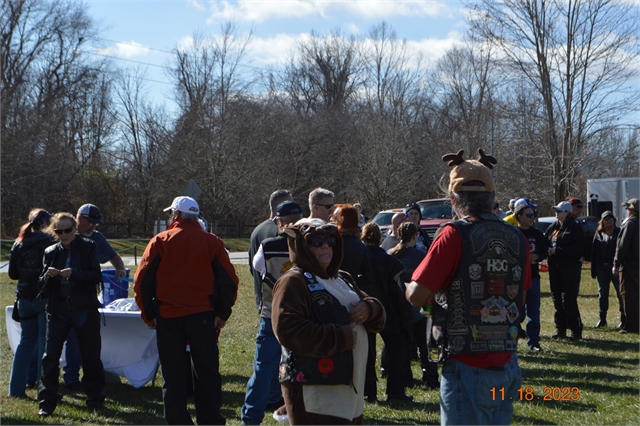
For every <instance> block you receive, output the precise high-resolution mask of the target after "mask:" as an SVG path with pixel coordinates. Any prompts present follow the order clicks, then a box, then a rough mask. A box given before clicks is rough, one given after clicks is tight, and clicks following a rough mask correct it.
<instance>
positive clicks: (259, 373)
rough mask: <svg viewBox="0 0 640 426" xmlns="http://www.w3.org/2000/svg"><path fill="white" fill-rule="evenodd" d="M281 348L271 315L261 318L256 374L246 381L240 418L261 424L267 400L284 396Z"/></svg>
mask: <svg viewBox="0 0 640 426" xmlns="http://www.w3.org/2000/svg"><path fill="white" fill-rule="evenodd" d="M281 353H282V349H281V347H280V343H278V340H277V339H276V336H275V335H274V334H273V329H272V328H271V318H260V326H259V328H258V334H257V336H256V352H255V355H254V358H253V375H252V376H251V378H250V379H249V382H248V383H247V393H246V395H245V397H244V405H243V406H242V411H241V418H242V421H243V422H244V423H245V424H247V425H259V424H260V423H262V419H263V418H264V410H265V407H266V406H267V404H269V403H276V402H278V401H281V400H282V391H281V388H280V382H279V381H278V366H279V365H280V355H281Z"/></svg>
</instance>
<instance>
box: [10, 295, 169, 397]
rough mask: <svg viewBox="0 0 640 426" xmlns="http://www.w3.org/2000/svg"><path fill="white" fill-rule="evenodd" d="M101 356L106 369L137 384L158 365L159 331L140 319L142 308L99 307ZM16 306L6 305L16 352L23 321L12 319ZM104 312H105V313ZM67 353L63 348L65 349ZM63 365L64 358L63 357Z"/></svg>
mask: <svg viewBox="0 0 640 426" xmlns="http://www.w3.org/2000/svg"><path fill="white" fill-rule="evenodd" d="M99 311H100V324H102V327H101V328H100V336H101V337H102V352H101V354H100V358H101V359H102V363H103V365H104V369H105V371H108V372H110V373H113V374H117V375H118V376H123V377H125V378H126V379H127V380H128V381H129V383H131V385H132V386H133V387H135V388H139V387H141V386H144V385H145V384H146V383H148V382H149V381H150V380H151V379H153V378H154V376H155V373H156V369H157V367H158V346H157V345H156V332H155V330H150V329H149V328H147V326H146V325H145V324H144V322H143V321H142V319H140V312H116V311H107V310H104V309H100V310H99ZM12 312H13V306H7V309H6V323H7V335H8V337H9V344H10V345H11V351H12V352H13V353H14V354H15V353H16V349H17V347H18V343H19V342H20V323H19V322H15V321H14V320H12V319H11V314H12ZM103 315H104V316H103ZM62 354H63V357H64V351H63V353H62ZM61 361H62V365H64V359H62V360H61Z"/></svg>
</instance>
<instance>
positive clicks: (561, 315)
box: [544, 201, 584, 340]
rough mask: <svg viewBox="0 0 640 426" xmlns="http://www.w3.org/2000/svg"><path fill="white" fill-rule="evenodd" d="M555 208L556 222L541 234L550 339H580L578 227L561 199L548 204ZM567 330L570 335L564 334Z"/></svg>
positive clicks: (581, 250)
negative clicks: (550, 304) (545, 258)
mask: <svg viewBox="0 0 640 426" xmlns="http://www.w3.org/2000/svg"><path fill="white" fill-rule="evenodd" d="M552 208H553V209H554V210H555V211H556V218H557V219H558V220H557V221H556V223H552V224H551V225H549V227H548V228H547V230H546V232H545V233H544V235H545V237H546V238H547V241H548V242H549V249H548V250H547V251H548V253H549V261H548V263H549V287H550V289H551V299H552V300H553V306H554V308H555V312H554V314H553V319H554V322H555V324H556V332H555V333H554V334H553V335H552V336H551V338H553V339H569V340H580V339H582V319H581V318H580V310H579V309H578V293H579V292H580V274H581V271H582V255H583V253H584V233H583V232H582V227H581V226H580V225H579V224H578V222H576V220H575V219H574V218H573V216H571V212H572V211H573V207H572V206H571V203H569V202H568V201H562V202H561V203H559V204H558V205H557V206H553V207H552ZM567 329H569V330H571V334H570V335H569V336H567Z"/></svg>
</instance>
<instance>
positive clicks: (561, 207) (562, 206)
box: [551, 201, 573, 213]
mask: <svg viewBox="0 0 640 426" xmlns="http://www.w3.org/2000/svg"><path fill="white" fill-rule="evenodd" d="M551 208H552V209H554V210H555V211H558V212H563V211H564V212H569V213H571V212H572V211H573V207H572V206H571V203H570V202H568V201H562V202H561V203H559V204H558V205H557V206H553V207H551Z"/></svg>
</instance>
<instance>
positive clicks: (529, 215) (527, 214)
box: [525, 213, 535, 219]
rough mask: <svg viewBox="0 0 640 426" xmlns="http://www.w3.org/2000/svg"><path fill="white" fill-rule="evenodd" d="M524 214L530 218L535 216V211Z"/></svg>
mask: <svg viewBox="0 0 640 426" xmlns="http://www.w3.org/2000/svg"><path fill="white" fill-rule="evenodd" d="M525 216H526V217H528V218H529V219H531V218H532V217H534V216H535V213H526V214H525Z"/></svg>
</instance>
